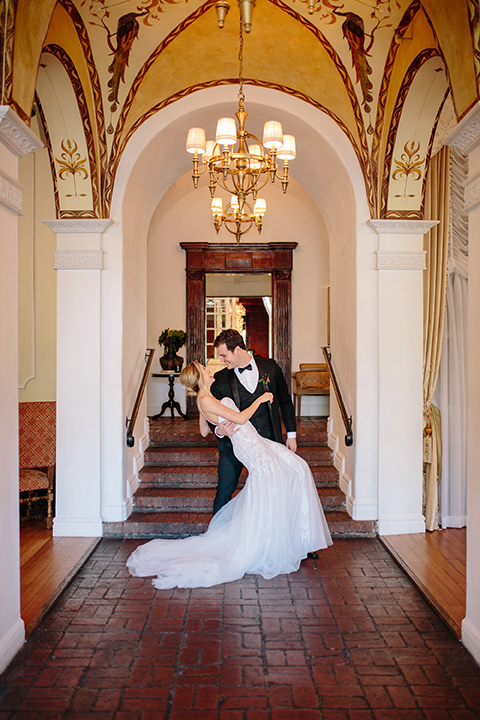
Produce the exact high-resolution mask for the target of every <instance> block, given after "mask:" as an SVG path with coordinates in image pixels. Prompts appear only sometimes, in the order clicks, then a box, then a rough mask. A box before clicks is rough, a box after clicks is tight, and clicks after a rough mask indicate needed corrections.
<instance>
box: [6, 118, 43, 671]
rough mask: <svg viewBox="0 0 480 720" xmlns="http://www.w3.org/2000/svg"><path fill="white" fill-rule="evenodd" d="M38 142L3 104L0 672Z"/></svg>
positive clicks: (13, 594) (12, 632) (16, 577)
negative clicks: (22, 252) (24, 216)
mask: <svg viewBox="0 0 480 720" xmlns="http://www.w3.org/2000/svg"><path fill="white" fill-rule="evenodd" d="M39 146H40V143H39V142H38V140H37V138H36V137H35V136H34V134H33V133H32V132H31V131H30V130H29V129H28V128H27V127H26V126H25V125H24V124H23V123H22V122H21V121H20V120H19V118H18V117H17V116H16V115H15V113H13V111H12V110H10V109H9V108H7V107H5V106H3V107H0V186H1V187H0V197H1V198H2V200H1V202H0V228H1V232H0V257H1V262H0V336H1V339H2V341H1V343H0V367H1V373H0V398H1V402H0V453H1V458H2V472H1V473H0V547H2V548H3V552H2V553H1V554H0V672H2V671H3V670H4V668H5V667H6V666H7V665H8V663H9V662H10V661H11V660H12V658H13V657H14V655H15V654H16V652H17V651H18V650H19V649H20V647H21V646H22V644H23V641H24V637H25V630H24V624H23V620H22V619H21V618H20V547H19V509H18V492H19V488H18V216H19V214H21V212H22V188H21V186H20V184H19V183H18V158H19V157H24V156H25V155H27V154H28V153H29V152H32V151H33V150H35V149H36V148H38V147H39Z"/></svg>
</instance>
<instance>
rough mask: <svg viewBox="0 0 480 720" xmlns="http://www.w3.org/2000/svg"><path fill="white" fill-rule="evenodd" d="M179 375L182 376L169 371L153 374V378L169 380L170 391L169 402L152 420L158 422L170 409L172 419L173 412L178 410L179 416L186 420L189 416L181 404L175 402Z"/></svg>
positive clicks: (165, 403)
mask: <svg viewBox="0 0 480 720" xmlns="http://www.w3.org/2000/svg"><path fill="white" fill-rule="evenodd" d="M179 375H180V373H178V372H168V371H167V372H161V373H152V377H163V378H168V384H169V389H168V400H167V401H166V402H164V403H163V405H162V409H161V410H160V412H159V413H157V414H156V415H153V417H151V418H150V419H151V420H158V419H159V418H161V417H162V415H163V413H164V412H165V410H166V409H167V408H170V412H171V415H172V418H173V417H174V415H173V411H174V410H176V411H177V412H178V414H179V415H180V416H181V417H182V418H183V419H184V420H186V419H187V416H186V415H185V414H184V413H183V412H182V410H181V408H180V405H179V403H178V402H177V401H176V400H175V390H174V385H175V378H176V377H178V376H179Z"/></svg>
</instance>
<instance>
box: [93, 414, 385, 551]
mask: <svg viewBox="0 0 480 720" xmlns="http://www.w3.org/2000/svg"><path fill="white" fill-rule="evenodd" d="M297 442H298V453H299V455H301V456H302V457H303V458H304V459H305V460H306V461H307V462H308V464H309V465H310V468H311V470H312V473H313V477H314V480H315V484H316V486H317V488H318V494H319V496H320V500H321V502H322V506H323V509H324V511H325V515H326V518H327V522H328V525H329V528H330V532H331V533H332V536H334V537H372V536H374V535H375V522H374V521H367V520H362V521H358V520H352V519H351V518H350V516H349V515H348V513H347V512H346V510H345V495H344V494H343V492H342V491H341V490H340V488H339V485H338V472H337V470H336V469H335V468H334V466H333V464H332V451H331V450H330V448H329V447H328V446H327V432H326V420H325V419H323V418H300V419H299V421H298V427H297ZM217 458H218V450H217V440H216V438H215V437H214V436H213V435H212V434H210V435H209V437H208V438H207V439H204V438H202V437H201V436H200V434H199V432H198V422H197V420H182V419H181V418H174V419H171V418H161V419H160V420H158V421H156V422H152V423H151V426H150V446H149V448H148V449H147V451H146V453H145V465H144V467H143V469H142V470H141V472H140V485H139V487H138V489H137V491H136V493H135V495H134V497H133V512H132V513H131V515H130V517H129V518H128V519H127V520H125V521H124V522H105V523H104V524H103V531H104V537H110V538H119V537H138V538H155V537H163V538H178V537H185V536H186V535H193V534H198V533H201V532H204V531H205V530H206V529H207V527H208V523H209V522H210V519H211V517H212V506H213V498H214V496H215V489H216V485H217ZM245 478H246V471H243V473H242V476H241V478H240V483H239V490H240V489H241V488H242V487H243V485H244V483H245Z"/></svg>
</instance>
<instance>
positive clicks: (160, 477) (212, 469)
mask: <svg viewBox="0 0 480 720" xmlns="http://www.w3.org/2000/svg"><path fill="white" fill-rule="evenodd" d="M310 469H311V471H312V475H313V478H314V480H315V484H316V485H317V486H319V487H335V486H338V471H337V470H336V469H335V468H334V467H333V465H322V464H318V465H317V464H316V463H314V462H311V463H310ZM246 476H247V472H246V470H243V472H242V475H241V476H240V477H241V478H243V479H244V478H245V477H246ZM139 479H140V484H141V487H142V488H145V487H169V488H187V487H195V488H215V487H216V486H217V482H218V475H217V466H216V464H215V465H192V466H185V465H172V466H171V467H163V468H162V467H159V466H158V465H145V466H144V467H143V468H142V470H141V471H140V472H139Z"/></svg>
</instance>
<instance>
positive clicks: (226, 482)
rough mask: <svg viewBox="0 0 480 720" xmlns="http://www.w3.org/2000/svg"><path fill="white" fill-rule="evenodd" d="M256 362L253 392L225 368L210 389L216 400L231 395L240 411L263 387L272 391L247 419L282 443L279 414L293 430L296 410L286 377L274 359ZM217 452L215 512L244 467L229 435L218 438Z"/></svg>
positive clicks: (257, 358) (264, 433)
mask: <svg viewBox="0 0 480 720" xmlns="http://www.w3.org/2000/svg"><path fill="white" fill-rule="evenodd" d="M255 362H256V364H257V367H258V377H259V382H258V385H257V388H256V390H255V392H254V393H253V394H252V393H249V392H248V390H246V389H245V388H244V387H243V385H242V383H240V382H239V381H238V379H237V376H236V374H235V371H234V370H228V369H227V368H224V369H223V370H220V371H219V372H217V373H215V382H214V383H213V385H212V386H211V392H212V394H213V395H214V396H215V397H216V398H217V399H218V400H221V399H222V398H224V397H230V398H232V400H233V401H234V402H235V404H236V405H237V407H238V409H239V410H244V409H245V408H247V407H249V405H251V404H252V402H253V401H254V400H255V399H256V398H257V397H259V396H260V395H262V394H263V393H264V392H265V391H266V390H268V391H269V392H271V393H273V402H272V404H270V403H262V405H260V407H259V408H258V410H257V411H256V412H255V414H254V415H253V416H252V417H251V419H250V422H251V423H252V425H254V427H255V428H256V430H257V431H258V433H259V434H260V435H262V436H263V437H266V438H269V439H270V440H276V441H277V442H283V437H282V423H281V420H280V413H281V414H282V418H283V422H284V424H285V428H286V430H287V432H294V431H295V430H296V422H295V410H294V408H293V404H292V399H291V397H290V393H289V392H288V387H287V383H286V381H285V377H284V375H283V372H282V370H281V369H280V367H279V366H278V365H277V363H276V362H275V360H270V359H268V358H260V357H256V358H255ZM262 378H268V386H265V385H264V383H262V382H260V380H261V379H262ZM218 451H219V459H218V487H217V494H216V496H215V500H214V503H213V513H214V514H215V513H216V512H217V511H218V510H220V508H221V507H223V505H225V504H226V503H227V502H228V501H229V500H230V499H231V497H232V494H233V492H234V491H235V488H236V487H237V484H238V479H239V477H240V473H241V471H242V467H243V466H242V464H241V463H240V462H239V461H238V460H237V458H236V457H235V455H234V454H233V449H232V443H231V442H230V439H229V438H228V437H222V438H219V444H218Z"/></svg>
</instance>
